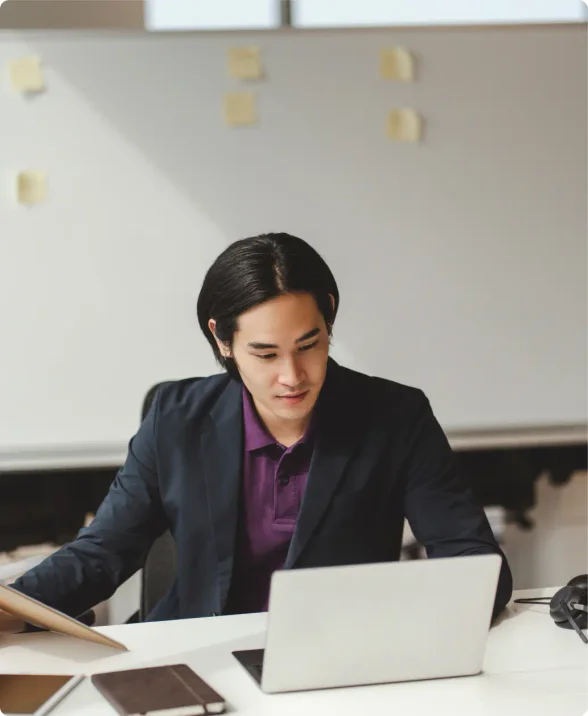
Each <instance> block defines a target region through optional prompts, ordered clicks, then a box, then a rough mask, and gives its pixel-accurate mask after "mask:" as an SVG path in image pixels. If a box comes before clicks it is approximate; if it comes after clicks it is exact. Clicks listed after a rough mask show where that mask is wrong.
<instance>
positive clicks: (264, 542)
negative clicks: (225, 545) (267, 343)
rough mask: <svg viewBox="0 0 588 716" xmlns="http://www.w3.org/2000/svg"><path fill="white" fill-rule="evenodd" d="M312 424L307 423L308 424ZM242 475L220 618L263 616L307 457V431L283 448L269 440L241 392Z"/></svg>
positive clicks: (296, 506) (290, 530)
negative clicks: (231, 562) (228, 579)
mask: <svg viewBox="0 0 588 716" xmlns="http://www.w3.org/2000/svg"><path fill="white" fill-rule="evenodd" d="M311 422H312V421H311ZM243 426H244V441H243V447H244V451H243V475H242V485H241V502H240V510H239V512H240V514H239V524H238V528H237V542H236V545H235V561H234V565H233V578H232V581H231V588H230V590H229V596H228V599H227V604H226V607H225V611H224V613H225V614H247V613H250V612H262V611H266V610H267V607H268V597H269V586H270V579H271V576H272V573H273V572H274V571H276V570H277V569H282V567H283V566H284V561H285V559H286V555H287V553H288V547H289V546H290V540H291V539H292V534H293V533H294V526H295V524H296V519H297V517H298V512H299V510H300V502H301V500H302V494H303V492H304V488H305V487H306V481H307V478H308V471H309V468H310V459H311V457H312V446H313V440H312V432H313V431H312V429H311V424H309V426H308V428H307V429H306V432H305V433H304V435H303V436H302V438H301V439H300V440H299V441H298V442H297V443H295V444H294V445H292V446H291V447H289V448H286V447H284V446H283V445H281V444H280V443H279V442H277V440H276V439H275V438H274V437H272V435H270V433H269V432H268V431H267V429H266V428H265V426H264V425H263V423H262V422H261V420H260V418H259V416H258V414H257V411H256V409H255V406H254V404H253V400H252V398H251V396H250V394H249V392H248V391H247V390H246V389H245V387H244V388H243Z"/></svg>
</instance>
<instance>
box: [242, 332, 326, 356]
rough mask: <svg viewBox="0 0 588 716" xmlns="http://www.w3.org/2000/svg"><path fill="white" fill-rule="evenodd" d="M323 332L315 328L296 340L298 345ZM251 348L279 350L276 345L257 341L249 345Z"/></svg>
mask: <svg viewBox="0 0 588 716" xmlns="http://www.w3.org/2000/svg"><path fill="white" fill-rule="evenodd" d="M320 332H321V329H320V328H313V329H312V331H308V333H305V334H304V335H303V336H300V338H297V339H296V343H303V342H304V341H307V340H308V339H309V338H314V337H315V336H317V335H318V334H319V333H320ZM247 345H248V347H249V348H253V350H254V351H267V350H272V349H275V348H279V346H277V345H276V344H275V343H258V342H257V341H252V342H251V343H248V344H247Z"/></svg>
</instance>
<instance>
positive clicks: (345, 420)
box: [284, 360, 358, 569]
mask: <svg viewBox="0 0 588 716" xmlns="http://www.w3.org/2000/svg"><path fill="white" fill-rule="evenodd" d="M339 370H340V369H339V367H338V365H337V364H336V363H335V362H334V361H332V360H329V369H328V374H327V379H326V380H325V384H324V386H323V389H322V391H321V395H320V398H319V400H318V402H317V405H316V410H317V422H316V437H315V447H314V452H313V457H312V460H311V464H310V472H309V475H308V481H307V483H306V489H305V491H304V495H303V498H302V504H301V505H300V512H299V515H298V520H297V522H296V528H295V530H294V534H293V536H292V541H291V543H290V549H289V551H288V555H287V557H286V561H285V564H284V569H291V568H292V567H294V566H296V562H297V560H298V559H299V557H300V556H301V554H302V552H303V550H304V548H305V547H306V546H307V544H308V542H309V540H310V538H311V537H312V534H313V533H314V531H315V530H316V529H317V527H318V526H319V524H320V521H321V518H322V517H323V515H324V513H325V512H326V510H327V508H328V507H329V505H330V503H331V500H332V498H333V496H334V494H335V492H336V490H337V487H338V485H339V483H340V481H341V478H342V477H343V474H344V472H345V468H346V466H347V463H348V462H349V460H350V458H351V455H352V453H353V450H354V449H355V445H356V443H357V440H358V430H357V427H356V428H355V429H354V425H353V421H352V419H351V415H350V412H349V408H348V407H347V409H346V406H345V405H344V404H343V398H344V395H345V392H344V386H342V385H340V380H339V377H340V375H339Z"/></svg>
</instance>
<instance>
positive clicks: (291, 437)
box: [253, 399, 310, 448]
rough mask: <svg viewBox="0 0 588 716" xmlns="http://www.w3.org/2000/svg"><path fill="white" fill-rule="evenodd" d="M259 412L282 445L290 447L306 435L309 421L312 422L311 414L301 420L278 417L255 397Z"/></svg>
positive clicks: (268, 429) (264, 422)
mask: <svg viewBox="0 0 588 716" xmlns="http://www.w3.org/2000/svg"><path fill="white" fill-rule="evenodd" d="M253 403H254V405H255V409H256V410H257V414H258V415H259V417H260V418H261V421H262V422H263V424H264V425H265V427H266V429H267V431H268V432H269V433H270V435H272V437H274V438H275V439H276V440H277V441H278V442H279V443H280V444H281V445H284V446H285V447H287V448H288V447H290V446H291V445H294V443H297V442H298V441H299V440H300V438H302V436H303V435H304V432H305V430H306V428H307V427H308V423H309V422H310V414H309V415H306V416H305V417H304V418H301V419H300V420H283V419H281V418H277V417H276V416H275V415H273V414H272V413H269V412H268V411H265V410H264V409H263V406H259V405H257V403H256V402H255V399H254V400H253Z"/></svg>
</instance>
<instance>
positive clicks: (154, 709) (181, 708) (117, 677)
mask: <svg viewBox="0 0 588 716" xmlns="http://www.w3.org/2000/svg"><path fill="white" fill-rule="evenodd" d="M92 683H93V684H94V686H95V687H96V688H97V689H98V691H100V693H101V694H102V695H103V696H104V698H105V699H107V701H109V702H110V704H111V705H112V706H113V707H114V708H115V709H116V711H118V713H119V714H121V716H199V715H200V714H220V713H223V712H224V710H225V707H226V704H225V700H224V699H223V698H222V696H221V695H220V694H218V693H217V692H216V691H215V690H214V689H213V688H212V687H211V686H209V685H208V684H207V683H206V682H205V681H204V680H203V679H201V678H200V677H199V676H198V674H196V673H195V672H194V671H192V669H191V668H190V667H189V666H187V665H186V664H173V665H171V666H152V667H149V668H144V669H130V670H127V671H111V672H108V673H105V674H94V675H93V676H92Z"/></svg>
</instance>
